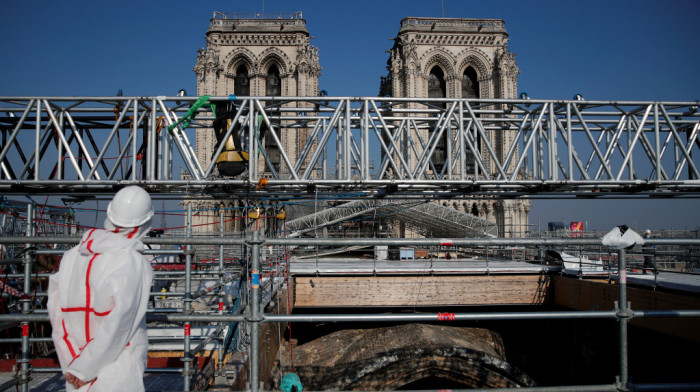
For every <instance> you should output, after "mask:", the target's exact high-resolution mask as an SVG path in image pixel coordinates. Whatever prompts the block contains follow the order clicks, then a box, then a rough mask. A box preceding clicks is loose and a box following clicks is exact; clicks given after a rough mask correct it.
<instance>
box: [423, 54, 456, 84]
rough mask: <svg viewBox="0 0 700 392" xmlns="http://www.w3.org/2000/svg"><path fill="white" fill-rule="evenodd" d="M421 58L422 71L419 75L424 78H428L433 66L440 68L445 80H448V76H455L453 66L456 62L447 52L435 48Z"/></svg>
mask: <svg viewBox="0 0 700 392" xmlns="http://www.w3.org/2000/svg"><path fill="white" fill-rule="evenodd" d="M422 57H423V59H421V63H422V64H423V70H422V71H421V73H422V74H423V77H424V78H426V79H427V78H428V76H429V75H430V70H431V69H433V67H434V66H435V65H437V66H439V67H440V68H442V71H443V72H444V74H445V79H447V78H449V77H450V75H454V74H455V67H454V65H455V64H456V63H457V62H456V61H455V59H454V57H452V55H451V54H450V53H449V52H448V51H446V50H444V49H441V48H436V49H432V50H430V51H428V52H427V53H426V54H424V55H423V56H422Z"/></svg>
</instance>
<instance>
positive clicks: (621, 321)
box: [617, 249, 631, 391]
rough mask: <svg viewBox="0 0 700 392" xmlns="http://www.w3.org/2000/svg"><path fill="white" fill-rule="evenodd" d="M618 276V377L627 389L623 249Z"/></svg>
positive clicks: (625, 270)
mask: <svg viewBox="0 0 700 392" xmlns="http://www.w3.org/2000/svg"><path fill="white" fill-rule="evenodd" d="M618 277H619V283H620V294H619V297H618V301H619V304H618V312H617V319H618V328H619V336H618V339H619V344H618V346H619V350H620V352H619V355H620V358H619V359H620V378H619V380H618V382H619V384H620V385H619V388H621V390H625V391H626V390H627V383H628V381H629V372H628V361H627V359H628V358H627V356H628V352H627V322H628V321H629V318H630V316H631V312H630V309H629V308H628V306H627V260H626V252H625V249H620V250H619V251H618Z"/></svg>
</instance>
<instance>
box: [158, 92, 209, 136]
mask: <svg viewBox="0 0 700 392" xmlns="http://www.w3.org/2000/svg"><path fill="white" fill-rule="evenodd" d="M209 98H211V95H202V96H201V97H199V99H198V100H197V101H195V103H194V104H193V105H192V107H190V110H188V111H187V113H185V115H184V116H182V118H181V119H179V120H177V122H176V123H175V124H173V125H170V126H169V127H168V132H172V131H173V129H175V127H177V126H178V125H179V124H181V123H182V124H183V125H182V127H183V128H187V127H188V126H189V125H190V123H191V122H192V121H194V119H195V118H196V117H197V110H199V108H201V107H202V106H205V107H210V105H206V103H207V101H208V100H209Z"/></svg>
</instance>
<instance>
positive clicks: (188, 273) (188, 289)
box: [182, 203, 192, 391]
mask: <svg viewBox="0 0 700 392" xmlns="http://www.w3.org/2000/svg"><path fill="white" fill-rule="evenodd" d="M186 236H187V240H189V239H190V237H192V203H189V204H187V235H186ZM187 250H188V251H190V250H192V245H191V244H190V243H189V242H188V244H187ZM191 266H192V254H191V252H188V253H187V255H186V256H185V305H184V308H185V310H184V313H185V314H188V315H189V314H191V313H192V294H191V293H192V268H191ZM184 328H185V333H184V335H185V338H184V345H185V348H184V355H183V358H182V361H183V363H184V366H183V372H182V373H183V377H184V381H183V383H184V390H185V391H189V390H190V373H191V370H190V365H191V364H192V357H191V356H190V328H191V323H190V322H189V321H186V322H185V325H184Z"/></svg>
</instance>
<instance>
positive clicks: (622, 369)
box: [0, 204, 700, 391]
mask: <svg viewBox="0 0 700 392" xmlns="http://www.w3.org/2000/svg"><path fill="white" fill-rule="evenodd" d="M27 216H28V225H27V227H28V228H29V230H28V231H27V233H26V234H27V235H26V237H17V236H15V237H0V244H15V243H21V244H25V246H26V247H27V248H31V247H32V246H34V245H36V244H46V243H52V244H74V243H77V242H78V241H79V238H78V237H65V236H47V237H37V236H35V235H34V233H33V230H32V229H31V228H32V227H33V223H32V220H33V208H32V205H31V204H29V205H28V206H27ZM221 219H222V220H223V217H222V218H221ZM188 222H189V224H190V225H191V208H190V209H189V210H188ZM187 233H188V236H187V237H186V238H185V239H184V240H185V241H186V242H187V248H186V249H185V250H182V251H179V252H178V251H172V250H171V251H162V250H160V251H159V250H154V251H151V252H150V253H153V254H157V253H158V252H161V253H168V254H171V253H182V254H184V255H185V270H184V271H183V272H182V273H183V274H184V279H185V281H186V287H185V290H184V293H183V301H184V306H183V311H182V312H169V311H163V310H160V311H159V310H152V311H150V312H149V313H148V315H147V320H148V321H160V322H167V323H183V328H184V330H185V333H184V342H183V351H184V353H185V357H184V359H183V368H182V369H180V370H175V369H165V370H163V371H177V372H182V374H183V377H184V389H185V390H190V388H191V384H190V377H191V375H192V367H191V366H192V365H191V364H192V361H193V355H194V353H196V351H198V350H197V349H195V350H193V349H192V338H191V337H190V335H189V334H188V333H187V331H189V328H188V326H190V325H191V323H193V322H207V323H233V322H235V323H247V324H249V325H250V348H249V361H250V376H249V377H250V378H249V379H250V381H251V382H250V390H252V391H257V390H258V388H259V387H258V385H259V384H258V381H259V380H260V379H261V375H260V374H259V368H258V354H259V349H260V342H259V341H258V331H259V327H260V325H261V323H286V322H381V321H397V322H410V321H422V322H427V321H437V320H439V319H440V315H441V313H437V314H436V313H414V314H406V313H393V314H316V315H313V314H309V315H294V314H289V315H274V314H265V313H264V312H263V310H262V307H261V287H260V284H259V282H260V280H259V279H260V275H261V247H262V246H268V245H271V246H288V245H301V246H338V245H342V246H356V245H367V246H378V245H389V246H407V245H410V246H421V247H437V246H443V247H444V246H455V247H457V246H460V247H528V246H539V247H547V246H557V247H565V246H574V247H576V246H598V245H600V240H599V239H595V238H573V239H561V238H559V239H531V238H528V239H493V238H483V239H469V238H461V239H434V238H424V239H379V238H371V239H370V238H358V239H319V238H317V239H308V238H264V237H263V236H261V234H260V233H259V232H258V231H252V232H251V234H250V235H249V236H247V237H246V238H227V237H224V236H223V234H222V235H221V236H219V237H207V238H196V237H191V230H188V231H187ZM144 242H145V243H149V244H161V245H168V244H181V243H183V238H177V239H172V238H147V239H144ZM649 243H650V244H656V245H678V246H683V245H694V246H696V245H698V244H700V240H698V239H651V240H649ZM197 244H208V245H218V246H225V245H227V246H231V245H247V246H248V247H249V248H250V260H249V263H250V264H249V265H250V271H249V273H250V275H249V276H250V280H249V282H250V300H249V301H248V306H249V310H250V311H249V313H248V315H243V314H207V313H199V312H194V311H193V310H192V307H191V302H192V300H193V298H194V297H195V293H193V290H192V287H191V283H190V282H191V281H192V279H193V277H192V274H191V270H190V266H191V265H192V253H193V252H192V251H191V249H192V246H194V245H197ZM51 252H54V253H55V252H56V251H51ZM38 253H41V251H27V252H24V253H23V255H22V259H21V263H22V265H23V266H24V273H23V279H21V280H22V281H23V288H22V291H23V293H22V298H21V300H20V301H21V305H22V306H21V313H18V314H4V315H0V322H19V323H20V324H21V327H22V338H21V344H22V356H21V359H19V360H18V364H19V365H20V369H19V373H18V374H19V378H18V379H17V380H16V381H17V383H18V384H19V386H21V388H22V390H23V391H27V390H28V388H29V384H28V383H29V379H30V375H31V372H32V367H31V362H32V358H31V357H30V353H29V345H30V343H31V342H35V341H43V342H46V341H47V339H46V338H43V339H32V338H30V323H32V322H46V321H48V315H47V314H46V313H43V312H42V313H40V312H35V311H33V310H32V307H31V302H32V301H34V300H35V299H36V298H37V297H40V296H42V295H45V294H44V293H36V292H35V291H34V290H33V288H32V286H31V284H32V283H31V282H32V265H33V264H34V262H35V261H34V257H35V256H36V255H37V254H38ZM617 256H618V260H617V263H618V264H617V271H618V282H619V294H618V299H617V301H616V303H617V307H616V308H615V309H612V310H605V311H532V312H493V313H491V312H489V313H479V312H475V313H454V314H451V317H450V319H451V320H455V321H463V320H525V319H527V320H537V319H614V320H617V321H618V326H619V327H618V328H619V330H618V334H619V346H618V355H619V374H618V380H617V381H616V382H615V383H613V384H609V385H598V386H591V385H588V386H577V387H574V386H564V387H561V389H558V390H566V389H567V388H568V389H572V388H573V389H577V388H579V389H577V390H584V389H585V390H600V391H602V390H627V389H628V388H632V387H634V388H646V389H659V388H661V389H687V388H697V387H698V385H695V384H671V383H669V384H663V385H662V384H653V385H652V384H650V385H632V384H631V383H630V380H629V364H628V337H627V334H628V327H627V324H628V322H629V321H630V320H631V319H633V318H650V317H654V318H658V317H700V309H694V310H645V311H640V310H634V309H633V308H632V307H631V306H630V305H629V303H628V301H627V278H626V271H627V263H628V261H627V260H628V258H627V252H626V251H625V250H624V249H623V250H619V251H617ZM215 271H216V272H222V271H223V255H222V256H221V260H220V267H219V269H217V270H215ZM219 279H221V278H219ZM152 295H162V293H152ZM452 315H453V316H452ZM197 341H200V342H201V340H199V339H198V340H197ZM220 358H221V357H220ZM38 370H41V371H44V370H46V369H38ZM528 390H533V391H537V390H547V389H542V388H530V389H528Z"/></svg>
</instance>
